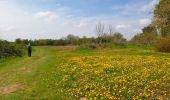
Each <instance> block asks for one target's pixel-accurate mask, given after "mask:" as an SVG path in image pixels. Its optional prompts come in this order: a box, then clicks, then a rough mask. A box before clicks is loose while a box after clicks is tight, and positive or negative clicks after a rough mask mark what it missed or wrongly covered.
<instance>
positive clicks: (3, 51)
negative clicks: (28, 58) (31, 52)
mask: <svg viewBox="0 0 170 100" xmlns="http://www.w3.org/2000/svg"><path fill="white" fill-rule="evenodd" d="M23 53H24V46H23V45H21V44H15V43H9V42H6V41H0V58H6V57H10V56H22V55H23Z"/></svg>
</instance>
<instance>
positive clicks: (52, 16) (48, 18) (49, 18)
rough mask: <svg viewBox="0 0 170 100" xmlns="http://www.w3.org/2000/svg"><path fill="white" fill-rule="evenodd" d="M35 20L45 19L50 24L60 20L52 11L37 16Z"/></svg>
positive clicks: (39, 13)
mask: <svg viewBox="0 0 170 100" xmlns="http://www.w3.org/2000/svg"><path fill="white" fill-rule="evenodd" d="M35 18H37V19H44V20H45V21H48V22H49V21H53V20H55V19H57V18H59V16H58V15H57V14H55V13H53V12H51V11H41V12H38V13H36V14H35Z"/></svg>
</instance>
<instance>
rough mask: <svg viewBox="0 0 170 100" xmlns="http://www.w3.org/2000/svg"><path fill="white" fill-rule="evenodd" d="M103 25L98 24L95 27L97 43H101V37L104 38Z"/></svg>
mask: <svg viewBox="0 0 170 100" xmlns="http://www.w3.org/2000/svg"><path fill="white" fill-rule="evenodd" d="M104 28H105V27H104V25H103V24H102V23H101V22H99V23H98V25H96V34H97V36H98V38H99V43H100V44H101V43H102V37H103V36H104Z"/></svg>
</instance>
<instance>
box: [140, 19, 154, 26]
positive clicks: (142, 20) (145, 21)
mask: <svg viewBox="0 0 170 100" xmlns="http://www.w3.org/2000/svg"><path fill="white" fill-rule="evenodd" d="M151 22H152V20H151V19H148V18H144V19H140V20H139V24H140V25H149V24H150V23H151Z"/></svg>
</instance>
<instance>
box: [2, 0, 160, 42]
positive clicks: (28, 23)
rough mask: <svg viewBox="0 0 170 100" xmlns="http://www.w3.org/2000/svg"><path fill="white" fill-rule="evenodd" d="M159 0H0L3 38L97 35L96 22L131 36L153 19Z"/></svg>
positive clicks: (54, 37)
mask: <svg viewBox="0 0 170 100" xmlns="http://www.w3.org/2000/svg"><path fill="white" fill-rule="evenodd" d="M158 2H159V0H0V39H5V40H9V41H13V40H15V39H16V38H23V39H40V38H42V39H46V38H51V39H56V38H62V37H65V36H66V35H68V34H74V35H78V36H87V37H92V36H96V34H95V26H96V24H97V23H98V22H102V23H103V24H105V26H106V28H105V29H106V31H107V26H108V25H110V24H111V25H112V26H113V28H114V31H115V32H121V33H122V34H123V35H124V36H125V37H126V38H127V39H130V38H131V37H132V36H134V35H135V34H137V33H139V32H141V29H142V28H143V27H144V26H147V25H148V24H150V23H151V20H152V17H153V9H154V7H155V5H156V4H157V3H158Z"/></svg>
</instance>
